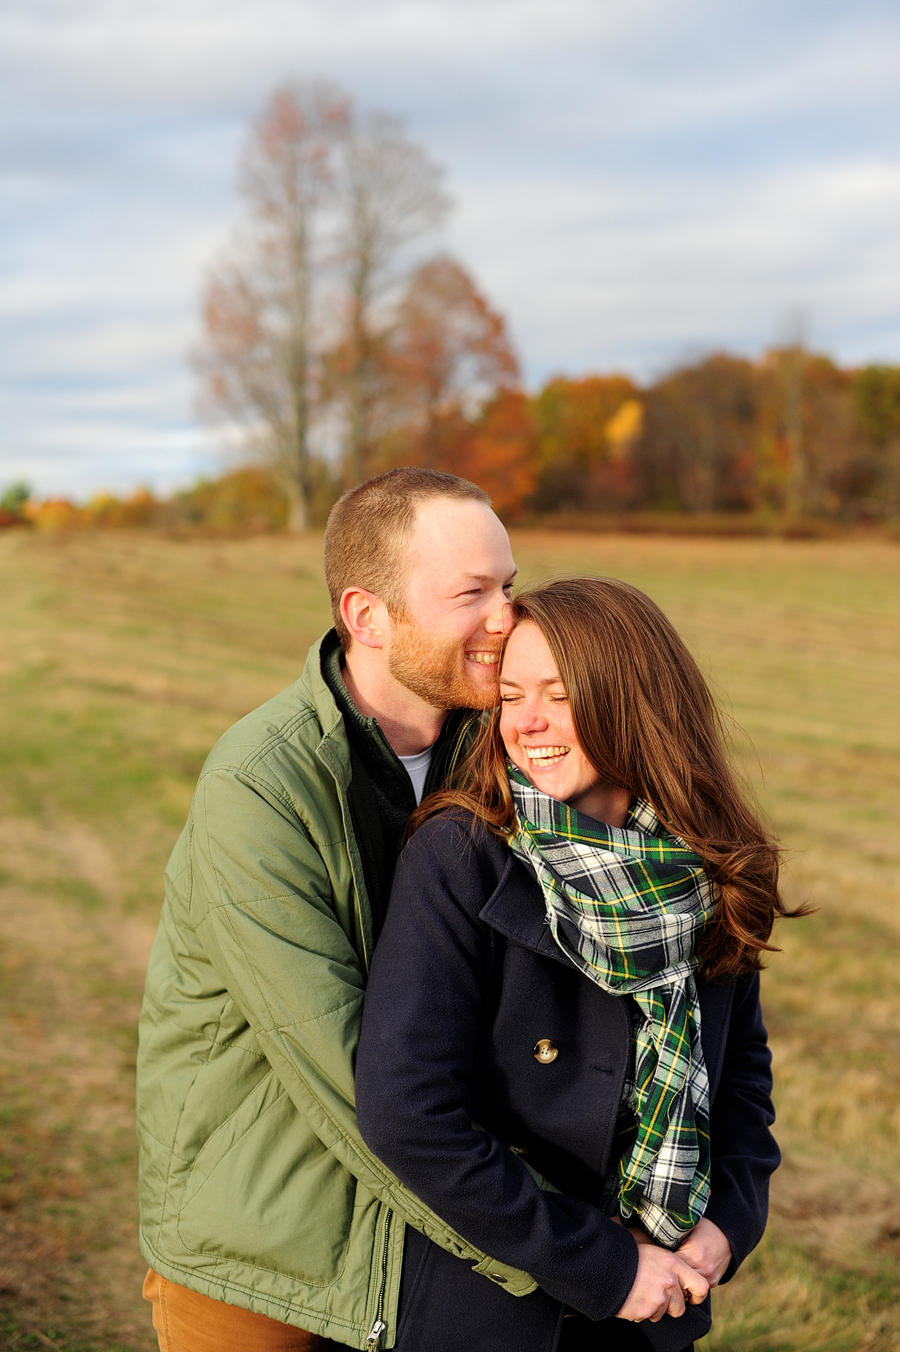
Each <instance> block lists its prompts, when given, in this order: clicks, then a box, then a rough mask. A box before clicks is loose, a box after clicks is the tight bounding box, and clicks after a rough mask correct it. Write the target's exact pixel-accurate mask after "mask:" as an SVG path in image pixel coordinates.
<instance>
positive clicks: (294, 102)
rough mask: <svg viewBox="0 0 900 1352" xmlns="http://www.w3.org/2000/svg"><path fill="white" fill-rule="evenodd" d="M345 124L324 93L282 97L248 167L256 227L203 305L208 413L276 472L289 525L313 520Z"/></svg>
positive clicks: (254, 139) (257, 129) (248, 155)
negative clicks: (326, 304) (315, 439)
mask: <svg viewBox="0 0 900 1352" xmlns="http://www.w3.org/2000/svg"><path fill="white" fill-rule="evenodd" d="M348 122H349V108H348V104H347V100H346V99H345V98H343V97H342V96H340V95H338V94H336V93H335V92H334V91H333V90H332V89H330V88H328V87H326V86H313V87H311V88H308V89H299V88H293V87H284V88H282V89H278V90H276V92H275V93H274V95H273V96H272V98H271V100H270V102H269V104H268V105H267V107H266V108H265V109H264V110H263V113H262V115H261V117H260V118H259V120H258V121H257V123H256V125H255V126H254V128H253V130H252V132H251V135H250V138H249V140H248V143H247V146H246V149H245V152H244V157H243V162H242V172H241V191H242V193H243V195H244V197H245V199H246V200H247V203H248V206H249V208H250V222H249V227H248V229H247V231H246V232H245V235H244V237H243V239H242V240H241V241H240V242H239V245H238V247H237V249H236V250H234V251H233V255H232V257H231V258H230V259H229V260H228V261H226V262H224V263H222V264H220V265H219V266H218V267H216V268H214V269H213V270H212V272H211V274H210V277H209V281H208V284H207V287H206V294H205V298H204V306H203V319H204V344H203V348H202V350H201V352H200V354H199V356H198V366H199V369H200V372H201V376H202V379H203V383H204V391H205V396H206V406H207V407H208V408H212V409H214V410H216V411H217V412H218V413H220V414H221V413H224V414H226V415H229V416H231V417H232V418H234V419H236V420H237V421H238V422H239V423H241V424H242V425H243V426H244V428H245V429H246V431H247V433H248V434H249V439H250V441H251V443H253V444H255V446H256V447H257V449H258V450H260V451H261V452H262V454H263V455H264V456H265V458H266V459H267V460H268V462H269V463H270V464H271V465H272V466H273V468H274V469H275V470H276V472H277V474H278V476H279V478H280V479H281V482H282V483H283V485H284V488H285V491H286V493H287V496H288V500H289V502H290V526H291V529H293V530H302V529H303V528H304V527H305V525H306V522H307V515H308V506H309V500H310V495H311V488H312V467H311V456H310V428H311V422H312V407H313V398H314V382H315V379H316V373H317V371H316V368H317V356H318V352H317V347H318V345H317V325H318V323H319V316H318V315H317V310H316V302H317V299H318V296H317V291H318V287H319V282H320V275H321V270H322V267H323V261H324V260H323V249H324V241H323V238H322V236H323V216H324V212H325V209H326V207H327V206H330V205H331V202H332V197H333V190H334V156H335V147H336V145H337V143H338V141H339V140H340V138H341V137H343V136H344V135H345V134H346V131H347V127H348Z"/></svg>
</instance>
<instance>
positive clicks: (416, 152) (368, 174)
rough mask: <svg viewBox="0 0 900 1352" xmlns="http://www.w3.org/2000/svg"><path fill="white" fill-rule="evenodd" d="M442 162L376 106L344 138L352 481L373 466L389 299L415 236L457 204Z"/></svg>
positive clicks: (345, 380)
mask: <svg viewBox="0 0 900 1352" xmlns="http://www.w3.org/2000/svg"><path fill="white" fill-rule="evenodd" d="M441 178H442V170H441V169H440V167H439V166H438V165H437V164H435V162H434V161H433V160H432V159H431V158H430V156H429V155H428V154H427V153H426V152H425V151H424V150H423V149H422V148H421V146H418V145H416V144H415V143H414V142H412V141H410V140H408V139H407V138H406V136H405V135H404V134H403V131H402V128H401V124H400V122H399V121H398V120H397V119H396V118H393V117H390V116H388V115H387V114H385V113H374V114H372V115H370V116H369V117H368V118H367V119H365V120H364V121H363V122H361V123H358V124H357V125H355V126H353V125H351V126H350V127H349V128H348V132H347V135H346V136H345V138H344V141H343V144H342V153H341V173H340V178H339V193H340V213H341V215H340V224H339V228H338V258H339V262H340V264H341V267H342V269H343V272H344V276H345V279H346V296H345V299H344V312H345V314H344V324H343V335H342V339H341V342H340V344H339V346H338V348H337V350H336V353H335V363H334V364H335V369H336V372H337V375H338V387H339V389H340V391H341V396H342V402H343V404H344V408H345V413H346V422H347V444H346V462H347V464H346V467H347V472H348V476H349V478H350V479H351V481H354V482H358V481H359V480H361V479H363V478H364V477H365V476H366V474H367V473H368V472H369V471H370V469H371V467H372V456H373V451H374V446H375V442H376V439H377V429H376V424H377V418H378V409H379V403H380V401H381V397H382V396H383V393H384V380H383V375H384V370H383V363H382V360H381V358H382V354H383V350H384V342H385V337H386V334H387V329H388V316H387V314H386V311H385V305H384V303H385V300H386V298H387V297H388V296H390V295H391V293H392V291H393V290H394V289H395V288H396V286H397V283H398V281H399V280H400V279H401V277H402V265H403V263H404V262H407V261H408V258H407V250H408V246H409V245H410V244H411V243H412V241H413V240H415V239H417V238H418V237H420V236H421V235H423V234H424V233H426V232H427V231H429V230H431V229H432V228H433V227H434V226H436V225H437V224H438V223H439V222H440V221H441V220H442V218H443V217H444V216H445V215H446V213H447V211H448V210H449V207H450V201H449V198H448V197H447V196H446V194H445V193H444V192H443V191H442V190H441V186H440V182H441Z"/></svg>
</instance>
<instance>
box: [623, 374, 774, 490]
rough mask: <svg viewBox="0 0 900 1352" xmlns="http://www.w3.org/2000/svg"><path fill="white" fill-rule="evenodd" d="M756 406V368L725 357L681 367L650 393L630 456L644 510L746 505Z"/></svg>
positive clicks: (753, 469)
mask: <svg viewBox="0 0 900 1352" xmlns="http://www.w3.org/2000/svg"><path fill="white" fill-rule="evenodd" d="M759 401H760V394H759V373H758V370H757V369H756V368H755V367H754V365H753V363H752V362H749V361H747V360H745V359H744V358H742V357H732V356H729V355H728V354H726V353H715V354H713V355H712V356H710V357H707V358H705V359H704V360H703V361H701V362H698V363H696V364H695V365H692V366H685V367H681V368H680V369H679V370H677V371H673V372H672V373H671V374H670V375H668V376H666V377H664V378H663V379H662V380H660V381H658V382H657V383H656V384H655V385H654V386H653V387H652V388H651V389H649V390H647V391H646V392H645V395H644V402H645V407H646V418H645V424H644V429H643V432H642V435H641V438H640V441H639V442H638V444H637V446H636V448H635V457H634V473H635V477H636V480H637V481H638V482H639V483H640V484H641V486H642V488H643V492H644V495H645V502H646V505H648V506H660V507H669V508H680V509H681V510H683V511H688V512H709V511H721V510H726V511H728V510H740V509H741V508H748V507H750V506H751V505H752V502H753V485H754V481H755V473H756V446H757V438H758V415H759Z"/></svg>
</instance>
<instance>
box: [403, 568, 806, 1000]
mask: <svg viewBox="0 0 900 1352" xmlns="http://www.w3.org/2000/svg"><path fill="white" fill-rule="evenodd" d="M512 610H513V617H514V620H515V623H516V624H521V623H523V622H526V621H530V622H531V623H533V624H536V625H537V627H538V628H539V629H540V631H541V633H542V634H543V636H544V638H545V639H546V640H547V644H548V646H549V648H550V652H551V653H552V655H553V658H554V661H555V662H556V669H557V671H558V673H559V676H560V679H561V680H562V683H563V685H564V686H565V688H566V693H567V695H568V697H569V705H570V708H571V712H572V721H573V723H574V726H575V731H576V733H577V734H578V740H579V742H580V744H581V748H582V750H583V751H584V753H585V755H586V756H587V758H588V760H589V761H590V762H591V764H592V765H593V766H594V767H595V769H596V770H597V772H598V774H599V775H600V776H601V778H602V779H604V780H606V781H608V782H609V783H611V784H615V785H618V786H621V787H622V788H624V789H626V790H627V791H628V792H629V793H630V794H631V795H632V796H633V797H636V798H641V799H643V800H644V801H645V802H648V803H649V804H650V805H651V807H653V808H654V810H655V811H656V813H657V815H658V816H659V818H660V819H661V821H662V822H663V823H664V824H665V826H666V827H667V829H668V830H669V831H671V832H673V833H674V834H675V835H678V836H681V837H682V839H684V840H685V841H686V842H687V844H688V845H689V846H690V847H691V849H693V850H695V851H696V852H697V854H699V855H700V857H701V858H702V860H703V863H704V867H705V869H706V871H707V873H708V874H709V876H710V878H711V879H712V880H713V882H715V883H716V884H717V885H718V887H719V892H720V898H721V900H720V904H719V906H718V908H717V910H716V914H715V919H714V921H713V923H712V924H710V926H709V927H708V929H707V932H706V934H705V935H704V938H703V943H702V947H701V952H700V971H701V974H702V975H703V977H704V978H705V979H706V980H715V979H726V978H728V977H733V976H737V975H739V974H740V973H742V972H748V971H752V970H754V969H756V968H759V967H760V966H761V963H760V953H761V952H762V951H763V950H769V951H776V950H775V947H774V945H772V944H770V943H769V937H770V935H771V933H772V926H773V923H774V921H775V918H776V916H785V915H803V914H806V912H807V908H805V907H799V908H798V909H797V910H796V911H789V910H788V909H787V908H786V907H785V905H784V903H783V901H782V899H781V896H780V894H779V890H778V872H779V849H778V846H777V844H776V843H775V841H774V839H773V838H772V837H771V836H770V835H769V834H768V833H767V832H766V831H765V829H764V828H763V826H762V825H761V823H760V821H759V820H758V818H757V817H756V815H755V813H754V812H752V811H751V809H750V808H749V806H748V805H747V802H746V801H745V798H744V796H743V794H742V793H741V791H740V789H739V787H738V785H737V783H736V781H735V777H734V775H733V773H732V771H731V768H730V766H729V764H728V760H727V757H726V754H725V750H724V745H723V735H722V729H721V724H720V719H719V714H718V711H717V709H716V706H715V703H714V701H713V698H712V695H711V694H710V691H709V688H708V687H707V684H706V681H705V680H704V679H703V676H702V675H701V673H700V670H699V668H698V666H697V663H696V662H695V661H694V659H693V657H692V656H691V654H690V653H689V652H688V650H687V648H686V647H685V645H684V643H683V642H682V641H681V639H680V638H679V636H678V634H677V633H676V632H675V629H674V628H673V626H672V625H671V623H670V622H669V620H667V619H666V617H665V615H664V614H663V613H662V611H661V610H660V609H659V607H658V606H657V605H656V604H655V602H653V601H651V600H650V598H649V596H645V595H644V593H643V592H641V591H638V589H637V588H636V587H632V586H630V585H629V584H628V583H627V582H619V581H617V580H616V579H615V578H603V577H573V578H566V579H562V580H560V581H555V582H548V583H546V584H544V585H543V586H538V587H533V588H531V589H529V590H527V591H524V592H520V593H519V595H518V596H517V597H516V598H515V600H514V601H513V602H512ZM506 761H507V758H506V752H505V750H504V747H503V743H502V741H501V739H500V718H499V709H495V710H493V711H492V713H491V715H490V716H489V718H487V719H486V720H485V721H484V723H483V725H482V727H481V728H480V730H479V732H478V734H477V736H476V739H475V742H474V744H473V745H472V747H471V748H470V750H469V752H468V754H467V755H466V757H465V759H464V760H463V761H462V762H461V764H460V766H459V767H458V770H457V772H456V774H455V775H454V777H453V783H452V786H451V787H450V788H448V789H445V790H443V791H441V792H439V793H436V794H431V795H430V796H429V797H428V798H427V799H426V800H425V801H424V802H423V803H422V804H421V805H420V807H419V808H418V809H417V811H416V813H415V814H414V815H413V818H412V820H411V829H412V830H415V829H416V827H418V826H420V825H421V823H422V822H423V821H425V820H426V819H427V818H428V817H430V816H433V815H434V814H435V813H436V812H441V811H444V810H446V809H447V808H451V807H456V808H464V809H466V810H468V811H469V812H472V813H473V814H474V815H475V816H476V817H477V818H479V820H481V821H482V822H484V823H485V825H487V826H488V827H489V828H490V829H491V830H492V831H494V832H495V833H496V834H497V835H498V836H500V837H501V839H506V838H507V837H508V836H509V834H510V833H511V831H512V830H513V828H514V825H515V809H514V806H513V800H512V794H511V792H510V787H509V779H508V777H507V772H506Z"/></svg>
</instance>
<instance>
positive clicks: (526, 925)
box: [479, 846, 572, 967]
mask: <svg viewBox="0 0 900 1352" xmlns="http://www.w3.org/2000/svg"><path fill="white" fill-rule="evenodd" d="M501 848H502V849H503V852H504V854H505V855H506V863H505V866H504V869H503V872H502V873H501V875H500V880H499V882H498V883H497V886H496V887H495V888H494V890H493V892H492V893H491V895H490V896H489V897H488V899H487V901H486V902H485V903H484V905H483V906H482V908H481V910H480V911H479V916H480V918H481V919H482V920H483V921H484V922H485V924H486V925H490V927H491V929H493V930H496V931H497V933H498V934H502V935H503V937H504V938H505V939H510V940H511V941H512V942H513V943H514V944H518V945H519V946H520V947H521V948H530V949H531V951H532V952H533V953H540V954H541V956H542V957H545V958H553V959H554V961H555V962H561V963H562V964H563V966H565V967H570V966H571V965H572V964H571V963H570V962H569V959H568V958H567V957H566V955H565V953H563V951H562V949H561V948H559V946H558V945H557V944H556V942H555V941H554V938H553V935H552V934H551V933H550V926H549V925H548V924H547V923H546V919H545V916H546V912H545V909H544V898H543V895H542V893H541V889H540V886H539V884H538V881H537V879H536V878H535V877H533V876H532V874H531V873H529V871H528V869H526V868H525V866H524V864H522V863H520V861H519V860H518V859H516V857H515V855H514V854H513V853H512V851H511V850H508V849H507V848H506V846H501Z"/></svg>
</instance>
